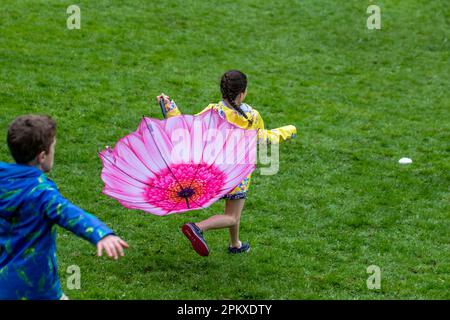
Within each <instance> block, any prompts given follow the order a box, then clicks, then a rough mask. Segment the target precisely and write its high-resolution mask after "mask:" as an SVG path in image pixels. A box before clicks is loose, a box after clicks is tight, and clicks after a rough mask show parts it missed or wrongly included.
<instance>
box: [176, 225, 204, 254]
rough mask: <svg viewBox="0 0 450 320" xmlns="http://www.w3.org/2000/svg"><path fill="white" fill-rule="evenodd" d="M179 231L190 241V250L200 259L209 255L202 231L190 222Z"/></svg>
mask: <svg viewBox="0 0 450 320" xmlns="http://www.w3.org/2000/svg"><path fill="white" fill-rule="evenodd" d="M181 231H182V232H183V233H184V235H185V236H186V237H187V238H188V239H189V241H191V243H192V248H194V250H195V252H197V253H198V254H199V255H201V256H202V257H206V256H208V255H209V249H208V245H207V244H206V241H205V239H204V238H203V233H202V231H201V230H200V229H199V228H198V227H197V226H196V225H195V224H194V223H192V222H189V223H186V224H184V225H183V227H181Z"/></svg>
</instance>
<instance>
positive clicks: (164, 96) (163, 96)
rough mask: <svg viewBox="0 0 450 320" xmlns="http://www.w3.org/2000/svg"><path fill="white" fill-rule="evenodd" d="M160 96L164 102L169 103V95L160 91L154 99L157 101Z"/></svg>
mask: <svg viewBox="0 0 450 320" xmlns="http://www.w3.org/2000/svg"><path fill="white" fill-rule="evenodd" d="M161 98H163V99H164V104H168V103H170V97H169V96H167V95H165V94H164V93H161V94H160V95H159V96H156V100H157V101H158V103H159V100H160V99H161Z"/></svg>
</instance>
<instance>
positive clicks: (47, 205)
mask: <svg viewBox="0 0 450 320" xmlns="http://www.w3.org/2000/svg"><path fill="white" fill-rule="evenodd" d="M40 197H41V201H40V203H41V204H42V209H43V212H44V214H45V216H46V217H47V218H48V219H49V220H50V221H51V222H52V223H55V224H57V225H59V226H61V227H63V228H64V229H67V230H69V231H71V232H73V233H74V234H76V235H77V236H79V237H81V238H83V239H85V240H87V241H89V242H91V243H92V244H94V245H96V246H97V255H98V256H101V255H102V252H103V250H104V251H106V253H107V255H108V256H109V257H111V258H113V259H115V260H117V259H118V258H119V256H123V255H124V252H123V249H124V248H128V244H127V243H126V242H125V241H123V240H122V239H121V238H119V237H117V236H116V235H115V234H114V232H113V231H112V230H111V229H109V228H108V227H107V226H106V225H105V224H104V223H103V222H101V221H100V220H99V219H98V218H96V217H94V216H93V215H91V214H89V213H87V212H86V211H84V210H82V209H81V208H79V207H77V206H75V205H74V204H72V203H71V202H70V201H69V200H67V199H65V198H64V197H63V196H62V195H61V194H60V193H59V191H58V190H57V189H56V187H53V186H49V187H47V188H46V189H45V190H43V192H42V194H41V195H40Z"/></svg>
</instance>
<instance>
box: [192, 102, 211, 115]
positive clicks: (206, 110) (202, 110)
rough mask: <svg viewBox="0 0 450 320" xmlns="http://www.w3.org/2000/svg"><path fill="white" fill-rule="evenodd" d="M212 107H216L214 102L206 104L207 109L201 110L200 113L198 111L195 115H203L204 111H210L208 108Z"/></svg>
mask: <svg viewBox="0 0 450 320" xmlns="http://www.w3.org/2000/svg"><path fill="white" fill-rule="evenodd" d="M211 108H214V104H209V105H208V106H206V108H205V109H203V110H202V111H200V112H199V113H196V114H195V115H196V116H198V115H201V114H202V113H204V112H206V111H208V110H209V109H211Z"/></svg>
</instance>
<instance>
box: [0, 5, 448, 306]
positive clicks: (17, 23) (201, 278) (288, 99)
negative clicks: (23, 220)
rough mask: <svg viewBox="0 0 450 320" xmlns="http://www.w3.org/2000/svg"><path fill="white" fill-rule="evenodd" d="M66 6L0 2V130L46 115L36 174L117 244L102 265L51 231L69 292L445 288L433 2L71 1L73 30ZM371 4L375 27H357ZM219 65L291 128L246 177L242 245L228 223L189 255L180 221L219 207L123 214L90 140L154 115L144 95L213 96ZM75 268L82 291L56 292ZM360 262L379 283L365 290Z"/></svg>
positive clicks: (98, 142) (442, 17)
mask: <svg viewBox="0 0 450 320" xmlns="http://www.w3.org/2000/svg"><path fill="white" fill-rule="evenodd" d="M70 4H72V3H71V2H67V1H56V0H52V1H10V0H7V1H3V2H2V8H1V9H0V111H1V117H0V128H1V130H2V131H3V132H4V133H5V132H6V128H7V126H8V123H10V121H12V120H13V119H14V118H15V117H16V116H18V115H20V114H24V113H47V114H51V115H52V116H53V117H54V118H55V119H56V120H57V121H58V125H59V132H58V145H57V155H56V167H55V169H54V171H53V172H52V173H51V174H50V176H51V178H52V179H54V180H55V181H56V182H57V184H58V185H59V187H60V189H61V191H62V193H63V194H64V195H65V196H66V197H68V198H69V199H71V200H72V201H73V202H74V203H76V204H79V205H80V206H81V207H83V208H84V209H86V210H87V211H89V212H92V213H94V214H96V215H97V216H98V217H100V218H101V219H102V220H103V221H105V222H106V223H107V224H108V225H109V226H111V227H112V228H113V229H114V230H116V231H117V233H118V234H119V235H121V236H123V237H124V238H125V239H126V240H127V241H128V242H129V244H130V245H131V248H130V250H129V251H128V253H127V256H126V258H124V259H122V260H120V261H119V262H112V261H109V260H107V259H99V258H96V257H94V251H95V250H94V248H93V247H91V246H90V245H89V244H88V243H86V242H84V241H82V240H80V239H78V238H76V237H75V236H73V235H70V234H69V233H68V232H66V231H61V232H60V236H59V239H58V250H59V254H58V256H59V263H60V275H61V278H62V282H63V287H64V288H65V290H66V294H68V295H69V296H70V297H71V298H73V299H97V298H98V299H313V298H314V299H449V298H450V291H449V283H450V267H449V266H450V258H449V255H448V252H449V251H450V242H449V234H450V226H449V218H450V214H449V212H450V207H449V200H450V196H449V180H450V179H449V169H450V166H449V160H450V159H449V152H450V148H449V141H450V134H449V129H450V125H449V123H450V122H449V107H450V99H449V97H448V88H449V87H450V81H449V80H450V68H449V61H450V54H449V52H450V41H449V36H450V31H449V30H450V28H449V27H450V5H449V3H448V1H446V0H435V1H425V0H397V1H384V0H383V1H382V0H376V1H345V2H342V1H341V2H339V3H338V2H336V1H330V0H323V1H313V0H307V1H293V0H286V1H261V0H248V1H234V2H227V1H194V0H184V1H180V0H170V1H105V0H99V1H77V4H78V5H79V6H80V8H81V17H82V22H81V30H68V29H67V28H66V18H67V14H66V12H65V11H66V8H67V7H68V6H69V5H70ZM370 4H377V5H379V6H380V7H381V14H382V29H381V30H367V28H366V19H367V17H368V14H366V9H367V7H368V6H369V5H370ZM232 68H233V69H235V68H236V69H240V70H243V71H244V72H246V73H247V74H248V77H249V94H248V97H247V102H248V103H249V104H251V105H253V106H254V107H255V108H256V109H258V110H259V111H260V113H261V114H262V116H263V117H264V120H265V123H266V126H267V127H269V128H273V127H277V126H281V125H286V124H293V125H295V126H296V127H297V129H298V132H299V137H298V138H297V139H296V140H295V141H293V142H292V143H286V144H284V145H282V146H281V148H280V152H281V156H280V159H281V165H280V171H279V173H278V174H276V175H275V176H262V175H260V174H259V170H257V171H256V172H255V174H254V175H253V184H252V186H251V190H250V193H249V199H248V200H247V202H246V205H245V209H244V213H243V216H242V222H241V235H242V239H243V240H249V241H250V242H251V244H252V248H253V249H252V251H251V253H250V254H248V255H243V256H229V255H228V254H227V253H226V246H227V241H228V234H227V231H225V230H222V231H212V232H209V233H208V234H207V240H208V242H209V244H210V247H211V249H212V254H211V256H210V257H208V258H207V259H204V258H200V257H198V256H197V255H196V254H195V253H194V252H193V251H192V250H191V249H190V246H189V245H188V243H187V241H186V239H184V238H183V236H182V234H181V233H180V232H179V226H180V225H181V224H182V223H184V222H186V221H189V220H194V221H198V220H200V219H203V218H206V217H208V216H210V215H211V214H213V213H218V212H221V211H222V210H223V205H224V204H223V202H218V203H216V204H214V205H213V206H211V207H210V208H209V209H207V210H204V211H194V212H191V213H186V214H183V215H177V216H169V217H163V218H161V217H156V216H152V215H147V214H144V213H142V212H138V211H129V210H126V209H124V208H123V207H121V206H120V205H118V204H117V203H116V202H115V201H113V200H112V199H109V198H107V197H105V196H103V195H102V194H101V189H102V182H101V180H100V171H101V163H100V161H99V159H98V157H97V151H99V150H101V149H102V148H103V147H104V146H105V145H113V144H114V142H116V141H117V140H118V139H119V138H120V137H121V136H123V135H125V134H127V133H129V132H131V131H133V130H135V128H136V127H137V124H138V122H139V120H140V118H141V116H142V115H143V114H145V115H149V116H152V117H158V118H160V117H161V115H160V111H159V107H158V106H157V104H156V103H154V102H153V99H154V98H153V97H154V96H155V95H156V94H158V93H159V92H161V91H164V92H166V93H168V94H170V95H171V96H172V97H173V98H175V99H176V101H177V102H178V104H179V106H180V108H182V110H183V111H184V112H185V113H191V114H192V113H196V112H198V111H200V110H201V109H202V108H203V107H204V106H206V105H207V104H208V103H210V102H215V101H218V99H219V98H220V92H219V90H218V79H219V76H220V75H221V74H222V73H223V72H224V71H226V70H228V69H232ZM3 141H5V140H4V138H3ZM404 156H406V157H410V158H412V159H413V161H414V162H413V164H411V165H408V166H401V165H399V164H398V163H397V161H398V159H399V158H401V157H404ZM0 160H2V161H10V157H9V155H8V152H7V148H6V143H1V144H0ZM74 264H75V265H78V266H80V268H81V272H82V288H81V290H68V289H67V288H66V284H65V281H66V279H67V277H68V275H67V274H66V273H65V270H66V268H67V267H68V266H69V265H74ZM369 265H378V266H379V267H380V268H381V270H382V288H381V289H380V290H369V289H368V288H367V286H366V279H367V277H368V276H369V274H367V273H366V268H367V267H368V266H369Z"/></svg>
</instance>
